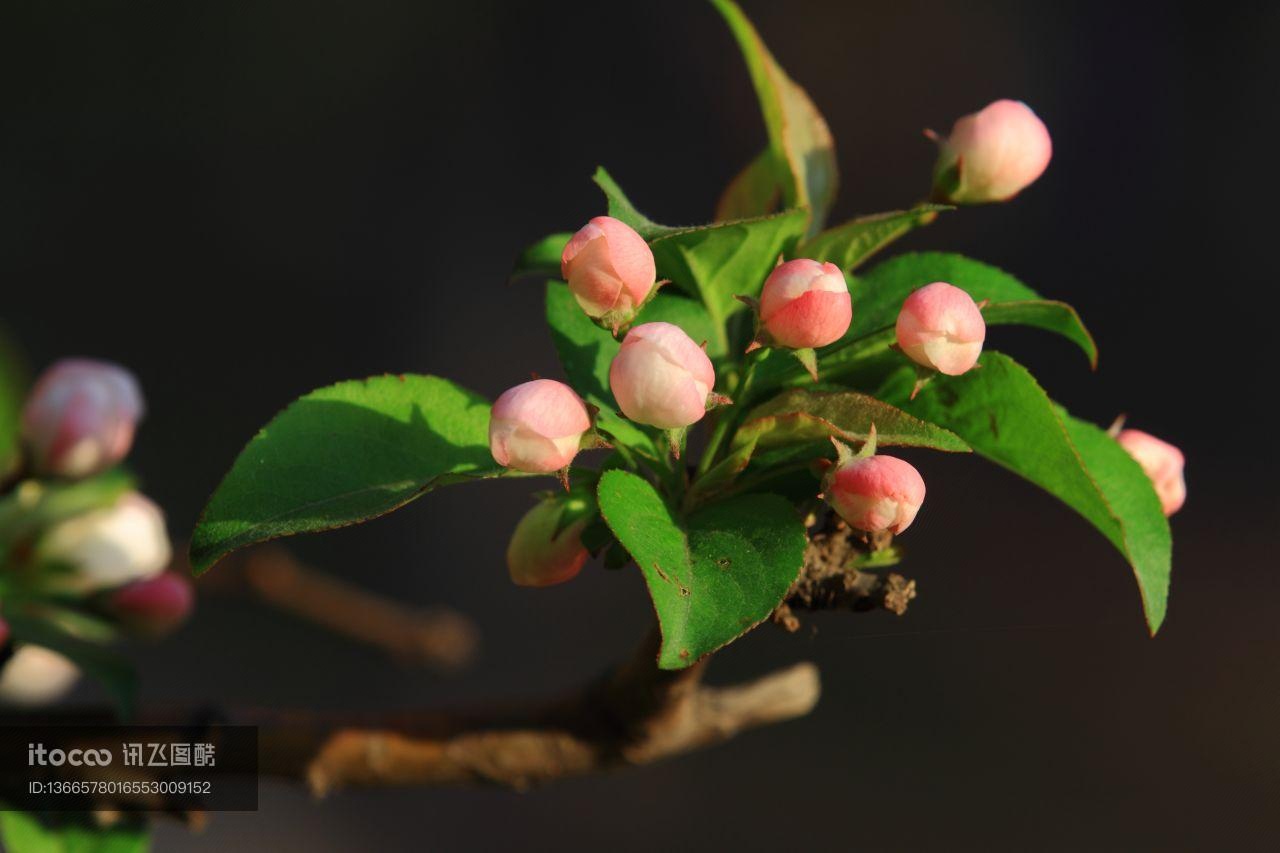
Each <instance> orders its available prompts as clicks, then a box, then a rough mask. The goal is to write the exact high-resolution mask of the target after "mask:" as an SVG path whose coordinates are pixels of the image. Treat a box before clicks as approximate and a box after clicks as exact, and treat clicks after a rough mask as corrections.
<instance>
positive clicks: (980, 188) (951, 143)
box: [933, 100, 1053, 204]
mask: <svg viewBox="0 0 1280 853" xmlns="http://www.w3.org/2000/svg"><path fill="white" fill-rule="evenodd" d="M940 144H941V147H942V151H941V154H940V155H939V157H938V163H937V166H935V167H934V173H933V186H934V196H935V198H937V199H938V200H939V201H945V202H949V203H952V204H984V203H986V202H992V201H1007V200H1008V199H1010V198H1013V197H1014V196H1015V195H1017V194H1018V193H1019V192H1021V191H1022V190H1023V189H1025V188H1026V187H1028V186H1030V185H1031V183H1032V182H1033V181H1035V179H1036V178H1038V177H1040V175H1042V174H1043V173H1044V170H1045V169H1046V168H1047V167H1048V165H1049V158H1050V157H1052V156H1053V143H1052V142H1051V141H1050V139H1049V131H1048V129H1047V128H1046V127H1045V126H1044V122H1042V121H1041V120H1040V118H1039V117H1038V116H1037V115H1036V114H1035V113H1034V112H1032V111H1031V108H1030V107H1028V106H1027V105H1026V104H1024V103H1022V102H1021V101H1010V100H1002V101H996V102H995V103H992V104H989V105H988V106H986V107H985V108H983V109H982V110H979V111H978V112H976V113H971V114H970V115H967V116H964V117H963V118H961V119H959V120H957V121H956V123H955V126H953V127H952V128H951V135H950V136H948V137H947V138H946V139H945V140H941V141H940Z"/></svg>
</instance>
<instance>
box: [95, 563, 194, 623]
mask: <svg viewBox="0 0 1280 853" xmlns="http://www.w3.org/2000/svg"><path fill="white" fill-rule="evenodd" d="M194 604H195V594H194V592H193V591H192V589H191V583H190V582H189V581H188V580H187V579H186V578H184V577H182V576H181V575H179V574H178V573H177V572H163V573H161V574H159V575H156V576H155V577H153V578H148V579H147V580H142V581H137V582H136V583H131V584H129V585H127V586H124V587H121V588H120V589H117V590H116V591H115V592H113V593H111V595H110V597H109V598H108V599H107V602H106V609H107V610H108V611H109V612H110V613H111V614H112V615H113V616H115V617H116V619H118V620H119V621H120V623H121V624H122V625H123V626H124V627H125V628H126V629H128V630H130V631H133V632H134V633H137V634H142V635H144V636H148V637H158V636H161V635H163V634H167V633H169V632H170V631H172V630H173V629H174V628H177V627H178V626H179V625H181V624H182V623H183V621H185V620H186V618H187V616H189V615H190V614H191V608H192V606H193V605H194Z"/></svg>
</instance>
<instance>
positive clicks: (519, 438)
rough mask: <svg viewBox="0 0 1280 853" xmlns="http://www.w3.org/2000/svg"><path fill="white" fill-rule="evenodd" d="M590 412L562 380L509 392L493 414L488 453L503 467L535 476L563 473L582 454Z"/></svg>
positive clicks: (540, 381)
mask: <svg viewBox="0 0 1280 853" xmlns="http://www.w3.org/2000/svg"><path fill="white" fill-rule="evenodd" d="M589 429H591V414H590V413H589V412H588V411H587V405H586V404H585V403H583V402H582V398H581V397H579V396H578V395H577V394H575V393H574V392H573V389H572V388H570V387H569V386H568V385H565V384H564V383H563V382H556V381H555V380H554V379H535V380H533V381H532V382H525V383H523V384H521V385H517V386H515V387H514V388H508V389H507V390H506V391H504V392H503V393H502V396H501V397H499V398H498V399H497V401H496V402H495V403H494V404H493V411H492V412H491V413H490V415H489V450H490V451H491V452H492V453H493V458H494V459H496V460H497V461H498V464H499V465H503V466H505V467H507V468H514V469H515V470H517V471H526V472H528V473H531V474H550V473H552V472H555V471H559V470H560V469H561V468H564V467H565V466H567V465H568V464H569V463H570V462H572V461H573V457H575V456H577V455H578V448H579V446H580V445H581V443H582V436H583V433H585V432H586V431H587V430H589Z"/></svg>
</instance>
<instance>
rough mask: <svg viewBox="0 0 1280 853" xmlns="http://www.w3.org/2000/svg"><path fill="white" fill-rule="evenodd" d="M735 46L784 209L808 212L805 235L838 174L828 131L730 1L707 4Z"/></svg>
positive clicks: (822, 212) (814, 227)
mask: <svg viewBox="0 0 1280 853" xmlns="http://www.w3.org/2000/svg"><path fill="white" fill-rule="evenodd" d="M712 3H713V4H714V5H715V7H716V9H718V10H719V11H720V14H721V15H723V16H724V19H725V21H726V22H727V23H728V24H729V29H730V30H731V31H732V32H733V37H734V38H735V39H736V40H737V42H738V47H739V49H740V50H741V51H742V55H743V58H744V59H745V60H746V62H747V70H748V72H750V74H751V83H752V85H753V86H754V87H755V90H756V96H757V97H758V98H759V100H760V111H761V112H762V113H763V114H764V123H765V129H766V130H767V131H768V135H769V147H770V149H771V150H772V151H773V154H774V157H775V158H776V159H777V161H778V162H781V163H785V164H787V166H788V171H789V172H790V180H785V181H784V182H783V187H782V189H783V201H784V205H785V206H786V207H800V208H806V209H808V210H810V211H812V218H811V221H810V222H809V223H808V233H810V234H813V233H816V232H817V231H819V230H821V228H822V224H823V222H824V221H825V220H826V216H827V212H828V211H829V210H830V209H831V204H832V202H834V201H835V196H836V185H837V183H838V180H839V178H838V174H837V168H836V152H835V142H834V141H833V140H832V138H831V130H830V129H829V128H828V127H827V122H826V120H825V119H823V117H822V114H821V113H819V112H818V108H817V107H815V106H814V105H813V101H812V100H810V98H809V95H808V94H807V93H806V92H805V91H804V89H801V88H800V87H799V86H797V85H796V84H795V83H794V82H792V80H791V78H790V77H788V76H787V74H786V72H785V71H783V70H782V66H780V65H778V62H777V60H775V59H774V58H773V55H772V54H771V53H769V49H768V48H767V47H765V44H764V41H763V40H762V39H761V38H760V34H759V33H758V32H756V28H755V27H754V26H752V25H751V22H750V21H749V20H747V16H746V15H744V14H743V12H742V9H740V8H739V7H738V4H736V3H734V2H733V0H712Z"/></svg>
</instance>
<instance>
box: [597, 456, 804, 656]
mask: <svg viewBox="0 0 1280 853" xmlns="http://www.w3.org/2000/svg"><path fill="white" fill-rule="evenodd" d="M598 499H599V503H600V511H601V514H602V515H603V516H604V518H605V521H606V522H608V524H609V527H610V529H611V530H613V534H614V536H616V537H617V538H618V541H619V542H621V543H622V545H623V546H624V547H626V549H627V550H628V551H629V552H630V553H631V556H632V558H633V559H634V560H635V561H636V563H637V565H639V566H640V570H641V572H642V573H643V574H644V579H645V583H646V584H647V585H648V587H649V594H650V596H651V597H652V598H653V605H654V609H655V610H656V611H657V614H658V623H659V625H660V626H661V628H662V649H661V651H660V652H659V655H658V665H659V666H660V667H662V668H663V669H682V668H684V667H686V666H689V665H691V664H693V663H694V662H695V661H697V660H698V659H699V658H701V657H702V656H704V655H706V654H709V653H711V652H713V651H715V650H716V649H718V648H720V647H722V646H724V645H726V644H727V643H729V642H732V641H733V640H734V639H736V638H737V637H739V636H741V635H742V634H743V633H745V632H746V631H748V630H750V629H751V628H753V627H755V626H756V625H758V624H759V623H760V622H762V621H763V620H764V619H765V618H767V617H768V615H769V613H770V612H772V611H773V609H774V607H776V606H777V605H778V603H779V602H780V601H781V600H782V598H783V596H785V595H786V593H787V590H788V589H789V588H790V587H791V584H792V582H794V581H795V579H796V577H797V576H798V575H799V574H800V568H801V565H802V564H803V562H804V550H805V545H806V542H807V540H806V537H805V529H804V525H803V524H801V522H800V520H799V519H798V518H797V517H796V513H795V510H794V509H793V508H792V506H791V505H790V504H789V503H788V502H787V501H786V500H784V499H783V498H780V497H778V496H777V495H767V494H761V495H748V496H744V497H741V498H733V499H731V500H727V501H725V502H723V503H718V504H713V505H711V506H708V507H706V508H704V509H702V510H699V511H697V512H695V513H693V514H692V515H691V516H690V517H689V518H688V519H687V520H685V521H683V522H681V521H680V520H679V519H677V517H676V516H675V514H674V513H672V511H671V509H670V508H669V507H668V506H667V505H666V503H664V502H663V500H662V497H661V496H660V495H659V494H658V492H657V491H656V490H655V489H654V488H653V486H652V485H650V484H649V482H648V481H647V480H644V479H642V478H640V477H638V476H636V475H635V474H630V473H628V472H626V471H607V472H605V474H604V475H602V476H601V478H600V487H599V493H598Z"/></svg>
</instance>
